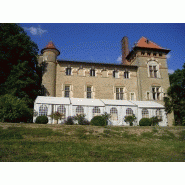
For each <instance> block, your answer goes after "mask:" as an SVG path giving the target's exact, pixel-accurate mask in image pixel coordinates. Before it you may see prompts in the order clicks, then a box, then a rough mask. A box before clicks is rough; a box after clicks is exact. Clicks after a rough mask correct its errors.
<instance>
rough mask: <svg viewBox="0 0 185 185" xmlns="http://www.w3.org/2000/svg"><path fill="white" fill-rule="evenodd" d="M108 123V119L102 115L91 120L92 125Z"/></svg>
mask: <svg viewBox="0 0 185 185" xmlns="http://www.w3.org/2000/svg"><path fill="white" fill-rule="evenodd" d="M106 124H107V123H106V120H105V119H104V118H103V117H102V116H95V117H94V118H92V120H91V125H94V126H105V125H106Z"/></svg>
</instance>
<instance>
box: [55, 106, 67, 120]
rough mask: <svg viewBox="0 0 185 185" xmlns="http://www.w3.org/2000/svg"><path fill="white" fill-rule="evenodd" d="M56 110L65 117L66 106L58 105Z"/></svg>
mask: <svg viewBox="0 0 185 185" xmlns="http://www.w3.org/2000/svg"><path fill="white" fill-rule="evenodd" d="M57 111H58V112H59V113H61V114H63V116H62V119H65V118H66V108H65V107H64V105H60V106H59V107H58V109H57Z"/></svg>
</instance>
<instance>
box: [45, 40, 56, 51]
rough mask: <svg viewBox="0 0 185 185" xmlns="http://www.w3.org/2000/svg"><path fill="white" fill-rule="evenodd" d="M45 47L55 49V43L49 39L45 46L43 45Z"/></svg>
mask: <svg viewBox="0 0 185 185" xmlns="http://www.w3.org/2000/svg"><path fill="white" fill-rule="evenodd" d="M45 49H56V47H55V45H54V44H53V42H52V41H50V42H49V43H48V44H47V46H46V47H45Z"/></svg>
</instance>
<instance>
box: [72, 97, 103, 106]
mask: <svg viewBox="0 0 185 185" xmlns="http://www.w3.org/2000/svg"><path fill="white" fill-rule="evenodd" d="M70 100H71V104H72V105H86V106H102V107H104V106H105V105H104V103H103V102H102V101H101V100H99V99H86V98H70Z"/></svg>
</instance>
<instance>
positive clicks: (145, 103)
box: [130, 101, 164, 108]
mask: <svg viewBox="0 0 185 185" xmlns="http://www.w3.org/2000/svg"><path fill="white" fill-rule="evenodd" d="M130 102H132V103H133V104H135V105H137V107H140V108H164V106H163V105H161V104H159V103H156V102H154V101H130Z"/></svg>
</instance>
